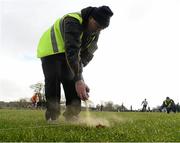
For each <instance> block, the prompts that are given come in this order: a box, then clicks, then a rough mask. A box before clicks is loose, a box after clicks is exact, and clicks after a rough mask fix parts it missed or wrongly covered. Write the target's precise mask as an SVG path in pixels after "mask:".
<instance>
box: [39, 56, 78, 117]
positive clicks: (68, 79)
mask: <svg viewBox="0 0 180 143" xmlns="http://www.w3.org/2000/svg"><path fill="white" fill-rule="evenodd" d="M41 61H42V69H43V73H44V77H45V97H46V101H47V111H48V112H50V113H51V118H56V117H57V116H59V114H60V100H61V86H60V85H61V84H62V85H63V89H64V93H65V98H66V111H65V113H64V116H65V117H67V118H70V117H72V116H74V115H78V114H79V113H80V111H81V100H80V98H79V96H78V95H77V92H76V90H75V82H74V80H73V77H74V75H73V73H72V72H71V70H70V68H69V66H68V64H67V61H66V58H65V54H64V53H61V54H56V55H52V56H47V57H44V58H41ZM52 116H54V117H52Z"/></svg>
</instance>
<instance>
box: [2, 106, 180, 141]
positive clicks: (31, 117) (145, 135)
mask: <svg viewBox="0 0 180 143" xmlns="http://www.w3.org/2000/svg"><path fill="white" fill-rule="evenodd" d="M99 124H101V125H103V126H105V127H101V126H100V127H99V128H98V127H97V125H99ZM14 141H16V142H165V141H166V142H180V114H179V113H176V114H174V113H170V114H166V113H142V112H85V111H84V112H81V114H80V121H79V122H78V123H66V122H65V121H64V118H63V117H62V116H60V119H59V121H58V123H57V124H48V123H47V122H46V121H45V119H44V111H43V110H15V109H13V110H7V109H1V110H0V142H14Z"/></svg>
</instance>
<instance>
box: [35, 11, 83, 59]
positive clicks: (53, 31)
mask: <svg viewBox="0 0 180 143" xmlns="http://www.w3.org/2000/svg"><path fill="white" fill-rule="evenodd" d="M66 16H70V17H73V18H76V19H77V20H78V21H79V23H80V24H82V21H83V20H82V17H81V14H80V13H69V14H67V15H65V16H64V17H62V18H59V19H58V20H56V22H55V23H54V25H53V26H52V27H51V28H49V29H48V30H47V31H46V32H44V34H43V35H42V37H41V38H40V41H39V44H38V48H37V57H38V58H42V57H46V56H49V55H54V54H58V53H64V52H65V48H64V40H63V27H62V21H63V19H64V18H65V17H66ZM80 38H82V33H81V36H80Z"/></svg>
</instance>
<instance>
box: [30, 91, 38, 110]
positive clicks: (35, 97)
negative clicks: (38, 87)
mask: <svg viewBox="0 0 180 143" xmlns="http://www.w3.org/2000/svg"><path fill="white" fill-rule="evenodd" d="M31 102H32V106H33V107H34V108H36V107H37V103H38V102H39V96H38V93H35V94H34V95H33V96H32V97H31Z"/></svg>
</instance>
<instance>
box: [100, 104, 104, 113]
mask: <svg viewBox="0 0 180 143" xmlns="http://www.w3.org/2000/svg"><path fill="white" fill-rule="evenodd" d="M103 107H104V106H103V105H102V104H101V106H100V111H101V112H102V111H103Z"/></svg>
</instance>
